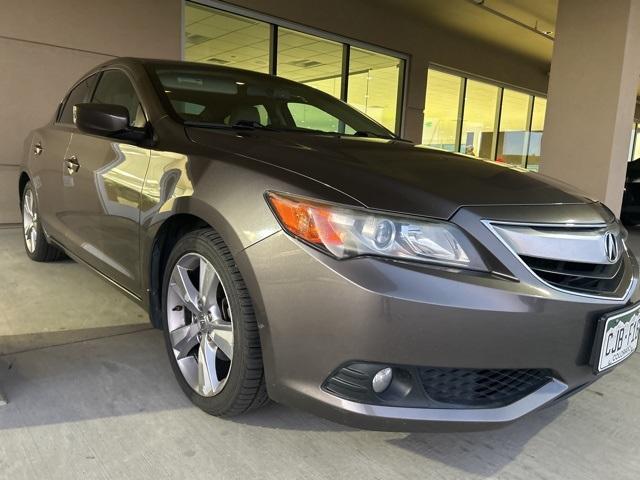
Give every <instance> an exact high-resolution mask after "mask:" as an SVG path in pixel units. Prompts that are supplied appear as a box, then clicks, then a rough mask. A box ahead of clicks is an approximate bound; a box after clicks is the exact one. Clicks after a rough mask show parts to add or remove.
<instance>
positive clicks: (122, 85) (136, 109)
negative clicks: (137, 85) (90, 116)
mask: <svg viewBox="0 0 640 480" xmlns="http://www.w3.org/2000/svg"><path fill="white" fill-rule="evenodd" d="M92 102H93V103H106V104H111V105H121V106H123V107H125V108H126V109H127V110H128V111H129V125H131V126H132V127H144V126H145V124H146V123H147V120H146V118H145V116H144V111H143V110H142V105H140V100H138V95H137V94H136V91H135V90H134V88H133V85H131V82H130V81H129V78H128V77H127V76H126V75H125V74H124V73H123V72H121V71H120V70H107V71H106V72H104V73H103V74H102V76H101V77H100V82H98V86H97V87H96V91H95V93H94V94H93V100H92Z"/></svg>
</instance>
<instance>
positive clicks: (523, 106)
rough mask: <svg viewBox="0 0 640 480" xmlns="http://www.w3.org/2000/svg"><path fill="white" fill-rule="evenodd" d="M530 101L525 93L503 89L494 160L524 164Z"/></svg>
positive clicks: (522, 165)
mask: <svg viewBox="0 0 640 480" xmlns="http://www.w3.org/2000/svg"><path fill="white" fill-rule="evenodd" d="M530 101H531V96H530V95H527V94H526V93H520V92H516V91H514V90H509V89H507V88H505V89H504V90H503V92H502V107H501V109H500V130H499V132H498V148H497V152H496V162H501V163H508V164H510V165H516V166H518V167H524V166H525V164H526V160H527V141H528V138H527V137H528V136H529V132H528V125H527V124H528V123H529V102H530Z"/></svg>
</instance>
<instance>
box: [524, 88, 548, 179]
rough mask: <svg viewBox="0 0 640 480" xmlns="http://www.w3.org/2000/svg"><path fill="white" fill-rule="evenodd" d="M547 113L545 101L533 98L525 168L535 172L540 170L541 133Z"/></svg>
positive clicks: (544, 99) (540, 98)
mask: <svg viewBox="0 0 640 480" xmlns="http://www.w3.org/2000/svg"><path fill="white" fill-rule="evenodd" d="M546 111H547V99H546V98H543V97H533V114H532V116H531V133H530V136H529V151H528V152H527V168H528V169H529V170H532V171H534V172H537V171H538V169H539V168H540V151H541V147H542V131H543V130H544V117H545V113H546Z"/></svg>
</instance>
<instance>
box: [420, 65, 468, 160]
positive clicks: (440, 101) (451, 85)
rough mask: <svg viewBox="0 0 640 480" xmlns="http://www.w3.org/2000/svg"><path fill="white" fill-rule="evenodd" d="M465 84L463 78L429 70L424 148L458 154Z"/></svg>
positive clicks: (423, 135) (423, 138)
mask: <svg viewBox="0 0 640 480" xmlns="http://www.w3.org/2000/svg"><path fill="white" fill-rule="evenodd" d="M463 81H464V79H463V78H462V77H458V76H456V75H451V74H449V73H444V72H440V71H438V70H432V69H429V72H428V75H427V93H426V101H425V111H424V125H423V128H422V143H423V144H425V145H429V146H432V147H438V148H443V149H445V150H449V151H455V150H456V134H457V132H458V128H459V125H460V113H461V112H460V111H459V104H460V90H461V89H462V84H463Z"/></svg>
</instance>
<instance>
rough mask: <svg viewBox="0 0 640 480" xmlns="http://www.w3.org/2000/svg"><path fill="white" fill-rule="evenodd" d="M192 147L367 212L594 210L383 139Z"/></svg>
mask: <svg viewBox="0 0 640 480" xmlns="http://www.w3.org/2000/svg"><path fill="white" fill-rule="evenodd" d="M187 134H188V136H189V137H190V138H191V139H192V141H194V142H196V143H198V144H201V145H207V146H210V147H212V148H215V149H216V150H223V151H225V152H228V153H233V154H238V155H242V156H243V157H249V158H253V159H255V160H258V161H261V162H266V163H269V164H272V165H275V166H278V167H281V168H285V169H287V170H290V171H294V172H296V173H299V174H301V175H304V176H306V177H310V178H313V179H315V180H317V181H319V182H322V183H324V184H327V185H329V186H331V187H333V188H335V189H337V190H340V191H341V192H343V193H345V194H346V195H349V196H351V197H352V198H354V199H356V200H357V201H359V202H360V203H362V204H363V205H364V206H366V207H370V208H376V209H381V210H389V211H395V212H403V213H410V214H416V215H426V216H432V217H438V218H449V217H450V216H452V215H453V214H454V213H455V212H456V210H458V209H459V208H460V207H463V206H478V205H549V204H576V203H592V202H593V201H592V200H590V199H588V198H586V197H585V196H584V195H583V194H581V193H580V192H578V191H576V190H575V189H573V187H571V186H569V185H566V184H561V183H559V182H556V181H553V180H551V179H549V178H547V177H544V176H541V175H538V174H535V173H531V172H528V171H526V170H523V169H519V168H513V167H508V166H505V165H501V164H499V163H495V162H488V161H483V160H479V159H477V158H473V157H468V156H466V155H459V154H453V153H449V152H444V151H440V150H435V149H430V148H426V147H422V146H417V145H414V144H411V143H408V142H402V141H391V140H384V139H377V138H362V137H346V136H344V137H340V136H331V135H313V134H299V133H292V134H289V133H283V132H268V131H259V130H253V131H247V132H240V133H239V134H233V135H230V134H229V133H228V132H225V133H223V132H221V131H217V130H208V129H202V128H188V129H187Z"/></svg>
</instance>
